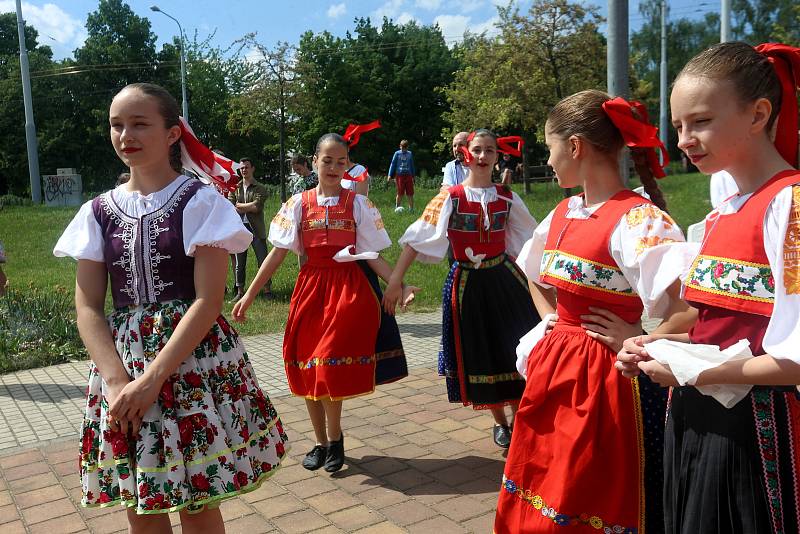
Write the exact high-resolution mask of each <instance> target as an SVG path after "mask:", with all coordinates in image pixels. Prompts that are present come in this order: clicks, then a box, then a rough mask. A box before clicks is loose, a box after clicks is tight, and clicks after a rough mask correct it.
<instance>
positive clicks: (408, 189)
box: [389, 139, 415, 211]
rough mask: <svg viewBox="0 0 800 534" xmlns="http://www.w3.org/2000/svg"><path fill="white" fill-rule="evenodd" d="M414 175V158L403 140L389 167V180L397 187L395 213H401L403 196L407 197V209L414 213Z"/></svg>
mask: <svg viewBox="0 0 800 534" xmlns="http://www.w3.org/2000/svg"><path fill="white" fill-rule="evenodd" d="M414 175H415V172H414V156H413V154H411V151H410V150H409V149H408V141H407V140H405V139H403V140H402V141H400V150H398V151H396V152H395V153H394V156H392V163H391V164H390V165H389V180H394V181H395V185H396V186H397V196H396V197H395V203H394V205H395V208H394V209H395V211H402V207H401V202H402V200H403V196H408V209H409V210H410V211H414Z"/></svg>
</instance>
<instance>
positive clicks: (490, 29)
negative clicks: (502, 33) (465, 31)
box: [469, 15, 500, 35]
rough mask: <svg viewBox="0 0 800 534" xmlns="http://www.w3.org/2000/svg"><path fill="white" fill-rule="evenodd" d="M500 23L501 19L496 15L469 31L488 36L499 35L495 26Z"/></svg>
mask: <svg viewBox="0 0 800 534" xmlns="http://www.w3.org/2000/svg"><path fill="white" fill-rule="evenodd" d="M498 22H500V17H498V16H497V15H495V16H494V17H492V18H490V19H489V20H485V21H483V22H479V23H477V24H473V25H472V27H470V29H469V31H471V32H472V33H483V32H487V34H488V35H494V34H496V33H497V27H496V26H495V24H497V23H498Z"/></svg>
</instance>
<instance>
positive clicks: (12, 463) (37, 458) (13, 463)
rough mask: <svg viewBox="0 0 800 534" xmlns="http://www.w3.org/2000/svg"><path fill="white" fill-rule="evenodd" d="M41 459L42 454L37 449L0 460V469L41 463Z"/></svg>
mask: <svg viewBox="0 0 800 534" xmlns="http://www.w3.org/2000/svg"><path fill="white" fill-rule="evenodd" d="M43 459H44V457H43V456H42V453H41V452H40V451H39V450H38V449H34V450H32V451H25V452H21V453H18V454H13V455H11V456H4V457H3V458H0V468H2V469H4V470H5V469H9V468H11V467H18V466H21V465H27V464H32V463H36V462H41V461H42V460H43Z"/></svg>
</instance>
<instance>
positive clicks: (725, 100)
mask: <svg viewBox="0 0 800 534" xmlns="http://www.w3.org/2000/svg"><path fill="white" fill-rule="evenodd" d="M798 85H800V49H798V48H793V47H789V46H785V45H780V44H768V45H761V46H759V47H757V48H753V47H751V46H750V45H747V44H745V43H735V42H733V43H731V42H729V43H722V44H719V45H715V46H713V47H711V48H710V49H708V50H706V51H704V52H702V53H700V54H699V55H697V56H696V57H694V58H693V59H692V60H690V61H689V63H687V65H686V66H685V67H684V68H683V70H682V71H681V72H680V74H679V75H678V78H677V80H676V81H675V84H674V86H673V90H672V96H671V100H670V102H671V108H672V123H673V125H674V126H675V127H676V129H677V130H678V141H679V142H678V146H679V148H680V149H681V150H683V151H684V152H685V153H686V155H687V156H688V157H689V159H690V160H691V161H692V163H694V164H695V165H697V167H698V168H699V169H700V171H701V172H703V173H705V174H711V173H713V172H718V171H722V170H724V171H727V172H728V173H730V175H731V176H732V177H733V179H734V180H735V181H736V185H737V187H738V191H739V192H738V194H737V195H735V196H733V197H731V198H730V199H728V200H727V201H725V202H723V203H722V204H720V205H719V206H718V208H717V209H716V210H714V211H712V212H711V214H710V215H708V216H707V217H706V226H705V235H704V237H703V241H702V243H701V244H699V245H698V247H699V250H698V249H697V248H696V249H695V250H694V252H695V254H690V255H689V260H688V262H686V263H685V264H683V265H678V269H676V273H680V272H681V271H683V272H687V271H688V274H687V275H686V276H685V277H684V278H683V280H682V281H683V287H684V289H683V291H684V294H683V297H684V298H685V299H686V301H687V302H688V303H689V304H691V305H692V306H693V307H694V308H696V309H697V315H696V323H694V325H693V326H692V328H691V329H690V330H689V331H688V334H681V335H673V336H657V335H656V336H637V337H635V338H632V339H629V340H627V341H626V342H625V347H624V349H623V351H622V352H621V353H620V355H619V358H620V364H619V366H620V368H622V369H623V370H624V373H625V374H626V375H627V376H633V375H637V374H638V373H639V370H640V369H641V370H642V371H644V373H646V374H647V375H649V376H650V377H651V378H652V379H653V380H654V381H656V382H658V383H660V384H662V385H669V386H673V388H672V390H671V397H670V407H669V412H668V415H667V426H666V432H665V453H664V468H665V484H664V508H665V519H666V530H667V532H669V533H689V532H692V533H694V532H733V533H746V532H780V533H789V532H799V531H800V517H799V516H800V502H798V495H800V485H799V482H800V481H798V468H797V465H798V464H797V462H798V456H797V455H798V451H800V403H799V402H798V400H797V391H796V390H795V388H794V387H789V386H793V385H796V384H800V356H798V350H797V347H798V339H800V262H799V261H798V257H800V256H799V255H798V248H799V245H798V234H799V233H800V173H799V172H798V171H797V170H796V169H795V166H796V165H797V163H798V159H797V154H798V147H797V141H798V136H797V126H798V120H797V100H796V93H795V91H796V88H797V87H798ZM776 121H777V135H776V138H775V142H774V144H773V142H772V141H771V137H770V132H771V131H773V127H774V126H775V124H776ZM684 269H685V271H684ZM666 271H667V269H665V272H664V276H666V275H667V274H668V272H666ZM659 274H660V275H661V273H659ZM662 337H667V338H668V339H671V340H673V341H677V342H681V343H672V344H670V342H668V341H667V342H665V341H658V342H657V343H656V344H654V345H652V346H651V345H645V343H649V342H652V341H654V340H656V339H658V338H662ZM740 340H746V341H743V342H742V343H741V344H740V343H738V342H739V341H740ZM688 343H692V344H693V345H689V344H688ZM747 343H749V348H750V351H749V352H748V351H747V350H745V349H740V348H737V347H741V346H742V345H745V346H746V345H747ZM695 344H700V345H702V347H699V348H702V349H704V352H705V353H711V354H712V355H713V356H714V357H715V359H717V360H718V361H717V362H715V363H712V362H709V361H707V360H705V359H703V358H702V357H700V356H698V355H697V350H698V345H695ZM659 345H661V347H659V348H657V347H658V346H659ZM664 345H666V346H664ZM709 345H711V346H713V347H709ZM731 346H733V347H731ZM728 348H730V349H731V350H727V351H726V352H724V353H720V351H719V349H722V350H725V349H728ZM676 351H677V352H678V353H679V354H680V357H678V358H672V357H671V355H672V354H674V353H675V352H676ZM736 353H739V354H738V356H739V357H737V358H733V357H731V356H732V355H736ZM751 353H752V355H751ZM651 357H658V358H660V360H661V361H668V362H669V365H664V364H662V363H659V361H656V360H651V359H650V358H651ZM684 362H689V363H690V364H691V366H692V367H693V368H694V369H695V370H694V371H691V372H690V370H688V369H687V368H686V365H685V363H684ZM698 362H699V363H698ZM721 362H724V363H721ZM698 367H699V368H700V369H701V370H702V369H705V370H703V371H702V372H700V371H699V370H698V369H697V368H698ZM676 377H679V378H676ZM688 384H691V385H688ZM709 385H714V387H713V388H712V389H713V390H717V392H714V391H708V388H705V387H704V386H709ZM732 385H733V386H732ZM741 385H744V387H743V388H742V386H741ZM750 385H752V387H749V386H750ZM737 390H738V392H737ZM720 392H721V393H723V394H725V396H726V397H727V398H724V397H721V396H720V395H719V393H720ZM712 393H713V394H714V395H716V398H715V397H712V396H707V395H711V394H712ZM717 398H719V399H720V401H718V400H716V399H717ZM723 401H724V403H725V404H724V405H723V404H722V402H723Z"/></svg>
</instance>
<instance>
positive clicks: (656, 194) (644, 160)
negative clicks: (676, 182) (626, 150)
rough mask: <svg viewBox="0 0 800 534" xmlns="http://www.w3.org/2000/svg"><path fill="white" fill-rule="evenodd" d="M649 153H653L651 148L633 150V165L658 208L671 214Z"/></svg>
mask: <svg viewBox="0 0 800 534" xmlns="http://www.w3.org/2000/svg"><path fill="white" fill-rule="evenodd" d="M648 152H652V149H649V148H631V159H633V165H634V167H636V173H637V174H638V175H639V180H640V181H641V182H642V185H643V186H644V192H645V193H647V196H649V197H650V200H652V201H653V204H655V205H656V206H658V207H659V208H660V209H661V210H663V211H665V212H667V213H669V210H668V209H667V199H666V198H664V193H663V192H662V191H661V188H659V187H658V181H656V177H655V176H653V171H652V169H651V168H650V164H649V162H648V155H647V153H648Z"/></svg>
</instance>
